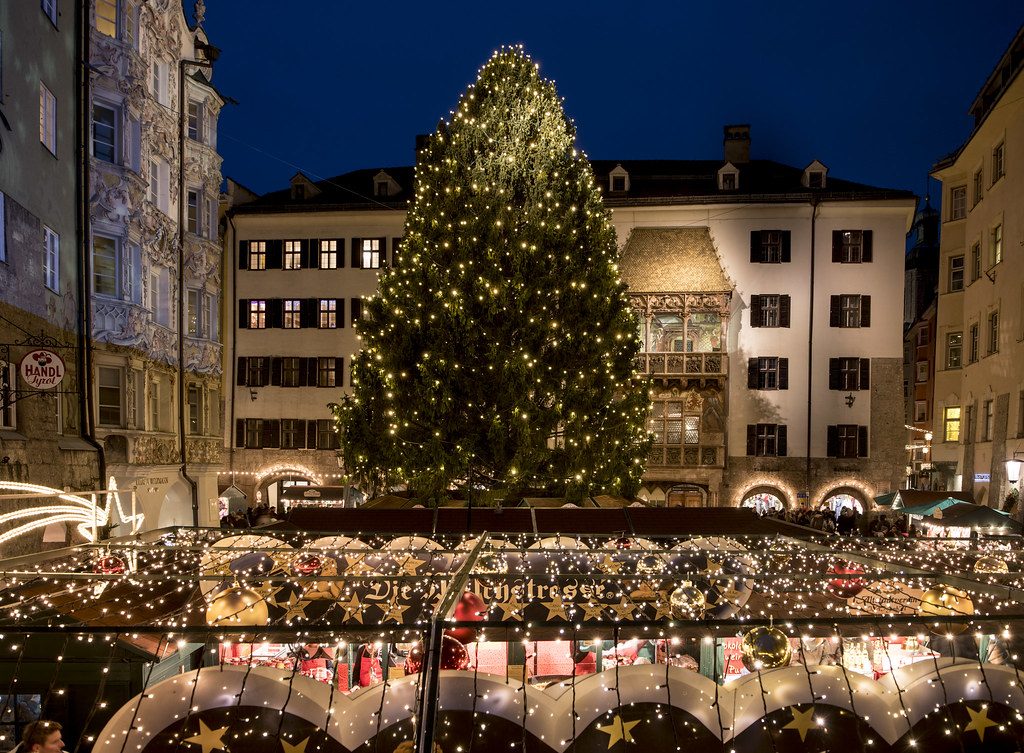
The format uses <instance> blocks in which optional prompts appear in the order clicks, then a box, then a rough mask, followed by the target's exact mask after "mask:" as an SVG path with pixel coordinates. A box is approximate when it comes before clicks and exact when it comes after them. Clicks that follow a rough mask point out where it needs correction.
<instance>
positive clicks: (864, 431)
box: [857, 426, 868, 458]
mask: <svg viewBox="0 0 1024 753" xmlns="http://www.w3.org/2000/svg"><path fill="white" fill-rule="evenodd" d="M867 456H868V427H866V426H858V427H857V457H859V458H866V457H867Z"/></svg>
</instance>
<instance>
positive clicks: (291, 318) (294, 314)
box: [284, 298, 302, 329]
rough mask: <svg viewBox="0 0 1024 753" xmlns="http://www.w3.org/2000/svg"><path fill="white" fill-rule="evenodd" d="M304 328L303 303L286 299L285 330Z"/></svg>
mask: <svg viewBox="0 0 1024 753" xmlns="http://www.w3.org/2000/svg"><path fill="white" fill-rule="evenodd" d="M301 326H302V301H301V300H298V299H295V300H291V299H288V298H286V299H285V300H284V328H285V329H298V328H299V327H301Z"/></svg>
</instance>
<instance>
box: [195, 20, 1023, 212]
mask: <svg viewBox="0 0 1024 753" xmlns="http://www.w3.org/2000/svg"><path fill="white" fill-rule="evenodd" d="M186 2H187V0H186ZM207 4H208V10H207V17H206V23H205V28H206V30H207V33H208V34H209V36H210V39H211V41H212V42H213V43H214V44H215V45H216V46H218V47H220V48H221V49H222V51H223V52H222V55H221V58H220V60H219V61H218V63H217V69H216V72H215V83H216V85H217V86H218V88H220V89H221V91H223V92H224V93H225V94H227V95H228V96H231V97H233V98H234V99H236V100H238V102H239V104H238V105H237V106H229V107H226V108H225V110H224V112H223V115H222V117H221V121H220V131H219V134H220V140H219V149H220V152H221V153H222V154H223V155H224V174H225V175H226V176H230V177H232V178H235V179H236V180H238V181H240V182H241V183H243V184H245V185H247V186H249V187H250V188H252V189H253V190H256V191H259V192H264V191H269V190H274V189H277V188H282V187H284V186H286V185H287V180H288V178H289V177H291V175H292V174H293V173H294V172H295V171H296V170H298V169H302V170H303V172H305V173H306V174H307V175H310V176H313V177H329V176H332V175H336V174H339V173H342V172H345V171H347V170H351V169H356V168H360V167H380V166H386V165H396V164H411V163H412V161H413V158H414V154H413V152H414V138H415V134H417V133H426V132H430V131H433V129H434V128H435V126H436V124H437V121H438V118H440V117H446V116H447V115H448V112H449V110H451V109H452V108H453V107H454V106H455V104H456V102H457V101H458V98H459V96H460V95H461V94H462V92H463V91H464V90H465V87H466V85H467V84H469V83H471V82H472V81H473V80H475V78H476V72H477V69H478V68H479V67H480V66H481V65H482V64H483V63H484V62H485V61H486V60H487V58H488V57H489V56H490V53H491V51H492V50H493V49H495V48H496V47H498V46H500V45H501V44H505V43H522V44H523V45H525V47H526V50H527V52H529V53H530V55H531V56H532V57H533V58H534V59H535V60H537V61H538V62H539V63H540V65H541V73H542V74H543V75H545V76H546V77H548V78H551V79H554V81H555V82H556V84H557V85H558V90H559V92H560V93H561V95H562V96H563V97H564V98H565V106H566V109H567V111H568V113H569V115H570V116H571V117H573V118H574V119H575V121H576V126H577V130H578V139H579V143H580V146H581V147H582V148H583V149H584V150H585V151H586V152H587V153H588V154H589V155H590V156H591V157H594V158H601V159H629V158H632V159H639V158H671V159H717V158H719V157H720V156H721V153H722V126H723V125H724V124H726V123H744V122H748V123H750V124H751V129H752V147H751V154H752V156H753V157H755V158H764V159H776V160H779V161H782V162H787V163H790V164H794V165H797V166H800V167H803V166H804V165H806V164H807V163H808V162H810V161H811V160H812V159H820V160H822V161H823V162H824V163H825V164H826V165H828V166H829V168H830V170H831V173H832V174H833V175H835V176H837V177H842V178H847V179H850V180H858V181H862V182H865V183H871V184H875V185H880V186H886V187H892V188H907V189H911V190H913V191H914V192H916V193H918V194H922V193H924V191H925V187H926V177H927V173H928V169H929V167H930V166H931V164H932V163H933V162H934V161H935V160H936V159H938V158H939V157H941V156H943V155H945V154H947V153H949V152H950V151H952V150H953V149H955V148H956V147H957V146H958V145H959V144H960V143H961V142H962V141H963V140H964V138H965V137H966V136H967V135H968V133H969V132H970V128H971V121H970V119H969V117H968V116H967V113H966V111H967V108H968V106H969V105H970V103H971V101H972V100H973V98H974V96H975V94H976V93H977V92H978V89H979V88H980V87H981V84H982V83H983V81H984V79H985V77H986V76H987V75H988V74H989V72H990V71H991V69H992V67H993V66H994V65H995V63H996V61H997V60H998V59H999V56H1000V55H1001V54H1002V53H1003V51H1004V50H1005V49H1006V47H1007V45H1008V44H1009V42H1010V39H1011V38H1012V37H1013V35H1014V33H1015V32H1016V30H1017V28H1018V27H1019V26H1020V25H1021V23H1022V22H1024V2H1021V0H960V1H959V2H951V1H948V0H929V1H925V0H888V1H887V2H880V1H878V0H864V1H847V0H819V1H818V2H805V1H804V0H800V1H799V2H797V1H794V0H781V2H779V1H776V2H769V1H768V0H722V1H719V0H701V1H700V2H696V1H695V0H676V2H645V1H643V0H635V1H632V2H627V1H625V0H620V1H619V2H614V3H612V2H603V1H600V2H589V3H569V2H559V1H558V0H547V1H546V2H534V1H533V0H527V1H524V2H517V3H507V4H501V3H487V2H480V1H478V2H475V3H468V2H457V1H452V2H448V1H447V0H433V1H432V2H420V3H411V2H404V1H403V0H391V1H390V2H372V1H371V2H367V1H366V0H291V2H286V3H282V2H280V0H245V1H244V2H242V1H241V0H207ZM933 191H934V189H933Z"/></svg>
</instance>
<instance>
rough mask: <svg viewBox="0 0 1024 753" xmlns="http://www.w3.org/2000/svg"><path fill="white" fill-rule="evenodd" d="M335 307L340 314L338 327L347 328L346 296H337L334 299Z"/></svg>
mask: <svg viewBox="0 0 1024 753" xmlns="http://www.w3.org/2000/svg"><path fill="white" fill-rule="evenodd" d="M334 308H335V311H336V313H337V314H338V328H339V329H344V328H345V299H344V298H335V299H334Z"/></svg>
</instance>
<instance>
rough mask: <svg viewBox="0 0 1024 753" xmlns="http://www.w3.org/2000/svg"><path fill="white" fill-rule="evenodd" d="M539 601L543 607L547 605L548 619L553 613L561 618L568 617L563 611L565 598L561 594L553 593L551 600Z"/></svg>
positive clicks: (565, 618) (566, 618)
mask: <svg viewBox="0 0 1024 753" xmlns="http://www.w3.org/2000/svg"><path fill="white" fill-rule="evenodd" d="M541 603H542V604H543V605H544V606H545V607H547V610H548V619H549V620H550V619H552V618H553V617H554V616H555V615H558V616H559V617H561V618H562V619H563V620H568V619H569V615H567V614H566V613H565V608H566V604H565V600H563V599H562V595H561V594H555V595H554V596H553V597H552V599H551V601H543V602H541Z"/></svg>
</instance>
